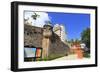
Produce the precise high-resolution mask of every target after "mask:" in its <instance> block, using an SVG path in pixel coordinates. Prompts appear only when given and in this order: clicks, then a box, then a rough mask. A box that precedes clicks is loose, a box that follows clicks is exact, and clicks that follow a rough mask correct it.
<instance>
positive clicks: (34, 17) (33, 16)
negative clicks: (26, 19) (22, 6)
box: [31, 12, 40, 21]
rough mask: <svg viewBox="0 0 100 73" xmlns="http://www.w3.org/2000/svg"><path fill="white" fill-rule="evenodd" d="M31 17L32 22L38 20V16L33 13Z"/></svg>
mask: <svg viewBox="0 0 100 73" xmlns="http://www.w3.org/2000/svg"><path fill="white" fill-rule="evenodd" d="M31 17H32V18H33V20H35V21H36V19H37V18H39V17H40V15H38V14H37V13H35V12H34V14H33V15H32V16H31Z"/></svg>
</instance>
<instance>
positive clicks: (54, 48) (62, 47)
mask: <svg viewBox="0 0 100 73" xmlns="http://www.w3.org/2000/svg"><path fill="white" fill-rule="evenodd" d="M49 27H50V26H49ZM46 28H47V30H48V32H49V31H50V32H52V35H50V37H44V36H43V32H44V31H43V30H44V29H46ZM47 30H46V31H45V32H47ZM45 39H49V40H48V41H49V45H46V44H45ZM43 40H44V41H43ZM43 43H44V45H46V46H48V49H46V48H45V49H46V53H47V54H48V57H50V58H56V57H61V56H65V55H67V53H68V51H69V47H68V45H66V44H64V43H63V42H62V41H61V39H60V37H59V36H58V35H57V34H55V33H54V32H53V31H52V29H49V28H48V26H47V27H45V28H40V27H35V26H31V25H25V26H24V46H33V47H41V48H43ZM43 49H44V48H43ZM44 55H45V54H44Z"/></svg>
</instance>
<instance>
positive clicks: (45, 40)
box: [42, 25, 52, 58]
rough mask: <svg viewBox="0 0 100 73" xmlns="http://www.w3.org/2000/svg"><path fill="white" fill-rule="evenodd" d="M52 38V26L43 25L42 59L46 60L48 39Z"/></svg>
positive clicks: (48, 45)
mask: <svg viewBox="0 0 100 73" xmlns="http://www.w3.org/2000/svg"><path fill="white" fill-rule="evenodd" d="M51 36H52V26H50V25H44V27H43V40H42V48H43V52H42V58H48V56H49V47H50V37H51Z"/></svg>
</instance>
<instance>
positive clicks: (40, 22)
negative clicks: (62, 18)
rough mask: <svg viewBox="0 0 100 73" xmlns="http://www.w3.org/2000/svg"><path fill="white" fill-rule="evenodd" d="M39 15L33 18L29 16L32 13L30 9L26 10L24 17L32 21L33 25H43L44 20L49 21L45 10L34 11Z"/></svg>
mask: <svg viewBox="0 0 100 73" xmlns="http://www.w3.org/2000/svg"><path fill="white" fill-rule="evenodd" d="M35 13H36V14H38V15H39V17H38V18H37V19H36V20H34V19H33V18H32V17H31V16H32V15H33V14H34V12H32V11H26V12H25V15H24V18H25V19H29V20H28V22H29V23H32V25H33V26H37V27H43V25H45V21H50V18H49V16H48V14H47V13H46V12H35Z"/></svg>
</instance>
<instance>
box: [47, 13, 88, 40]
mask: <svg viewBox="0 0 100 73" xmlns="http://www.w3.org/2000/svg"><path fill="white" fill-rule="evenodd" d="M47 13H48V16H49V18H50V20H51V23H52V25H53V26H54V25H55V24H63V25H64V26H65V29H66V32H67V38H68V40H71V39H80V35H81V32H82V31H83V30H84V29H86V28H88V27H90V14H81V13H80V14H79V13H55V12H47Z"/></svg>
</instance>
